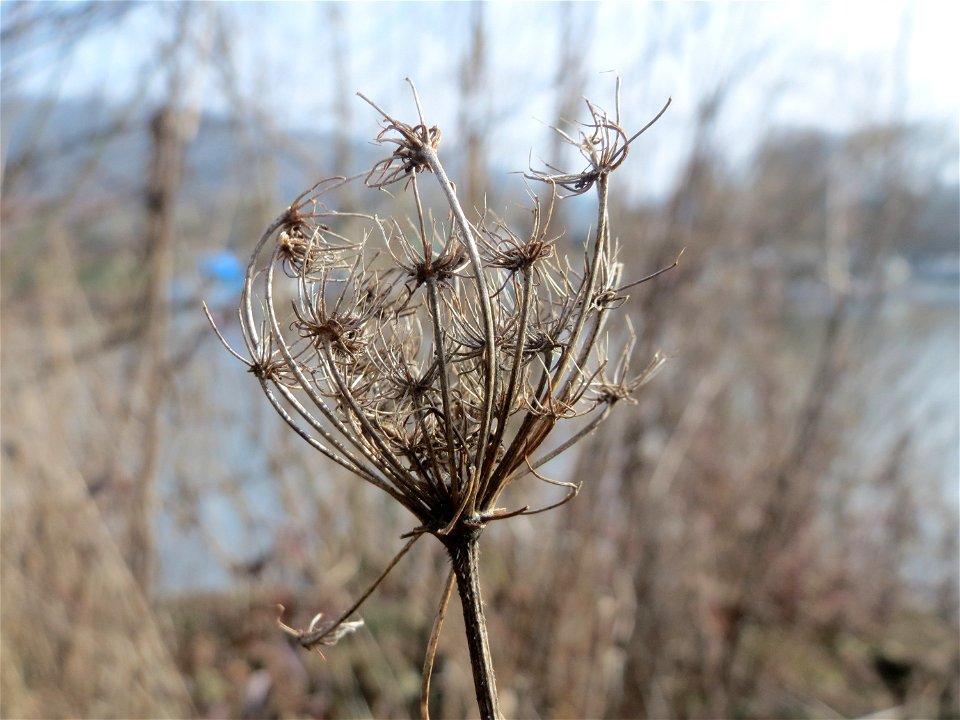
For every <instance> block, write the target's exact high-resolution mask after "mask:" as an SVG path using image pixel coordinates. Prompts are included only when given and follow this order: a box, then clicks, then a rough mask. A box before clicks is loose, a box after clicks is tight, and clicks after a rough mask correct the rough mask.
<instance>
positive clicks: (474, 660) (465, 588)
mask: <svg viewBox="0 0 960 720" xmlns="http://www.w3.org/2000/svg"><path fill="white" fill-rule="evenodd" d="M479 537H480V532H479V530H475V529H465V528H463V527H462V526H461V527H460V528H457V529H456V530H454V532H453V533H451V536H448V537H446V538H444V543H445V544H446V546H447V552H448V553H450V561H451V562H452V563H453V572H454V574H455V575H456V576H457V591H458V592H459V594H460V604H461V605H462V606H463V624H464V627H465V629H466V633H467V646H468V647H469V648H470V664H471V666H472V668H473V684H474V686H475V688H476V691H477V704H478V706H479V707H480V717H481V718H483V719H484V720H495V719H496V718H500V717H502V716H501V715H500V702H499V700H498V699H497V682H496V678H495V677H494V673H493V658H492V657H491V656H490V643H489V642H488V640H487V622H486V619H485V618H484V615H483V600H482V599H481V597H480V573H479V570H478V565H477V559H478V558H479V555H480V549H479V544H478V539H479Z"/></svg>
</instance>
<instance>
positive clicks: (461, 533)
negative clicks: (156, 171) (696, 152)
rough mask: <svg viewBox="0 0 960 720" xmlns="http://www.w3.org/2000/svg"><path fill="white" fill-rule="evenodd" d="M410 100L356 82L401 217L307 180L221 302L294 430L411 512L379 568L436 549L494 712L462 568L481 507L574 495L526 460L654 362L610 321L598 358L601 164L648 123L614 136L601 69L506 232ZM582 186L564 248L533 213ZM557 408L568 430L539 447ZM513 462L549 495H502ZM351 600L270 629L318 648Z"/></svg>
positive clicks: (613, 256) (619, 297)
mask: <svg viewBox="0 0 960 720" xmlns="http://www.w3.org/2000/svg"><path fill="white" fill-rule="evenodd" d="M411 88H412V89H413V84H412V83H411ZM413 96H414V99H415V100H416V105H417V112H418V116H419V117H418V123H417V124H416V125H409V124H407V123H404V122H401V121H399V120H397V119H395V118H393V117H392V116H391V115H389V114H388V113H387V112H386V111H384V110H383V109H381V108H380V107H379V106H378V105H376V103H374V102H372V101H370V100H369V99H367V98H366V97H364V96H362V95H361V97H363V99H364V100H366V102H368V103H369V104H370V105H371V106H372V107H373V108H374V109H375V110H376V111H377V112H378V113H379V114H380V116H381V117H382V122H383V129H382V131H381V133H380V135H379V137H378V141H379V142H380V143H384V144H390V145H393V146H395V147H394V149H393V152H392V154H391V155H390V156H389V157H387V158H385V159H383V160H381V161H380V162H378V163H377V164H376V165H375V166H374V167H373V169H372V170H371V171H370V172H369V173H367V175H366V176H365V178H364V181H365V183H364V184H365V186H366V188H368V189H372V190H375V189H384V188H387V187H388V186H391V185H395V184H397V185H401V186H402V188H403V190H405V191H407V192H409V194H410V196H411V199H412V219H396V218H391V217H379V216H376V215H368V214H360V213H346V212H340V211H337V210H336V209H334V208H332V207H330V206H329V205H328V203H329V202H330V201H331V198H332V197H333V196H334V193H335V191H336V190H337V189H338V188H340V187H341V186H342V185H344V184H345V183H347V182H351V181H352V180H353V179H352V178H351V179H347V178H342V177H341V178H331V179H328V180H324V181H321V182H320V183H318V184H317V185H315V186H314V187H313V188H311V189H310V190H308V191H307V192H305V193H304V194H303V195H301V196H300V197H299V198H297V199H296V200H295V201H294V202H293V204H291V205H290V207H289V208H287V209H286V210H285V211H284V212H283V213H282V214H281V215H280V216H279V217H278V218H277V219H276V220H274V221H273V222H272V223H271V224H270V225H269V226H268V227H267V229H266V230H265V231H264V233H263V235H262V236H261V237H260V240H259V242H258V243H257V245H256V247H255V248H254V251H253V254H252V255H251V257H250V262H249V265H248V266H247V272H246V281H245V283H244V287H243V294H242V299H241V305H240V311H239V315H240V326H241V330H242V335H243V339H244V343H245V351H246V352H245V353H241V352H237V351H235V350H233V349H232V348H229V346H227V347H228V349H230V351H231V352H232V353H233V354H234V355H235V356H236V357H237V358H239V359H240V360H241V361H242V362H244V363H245V364H246V365H247V366H248V367H249V369H250V372H251V373H252V374H253V376H254V377H255V378H256V379H257V381H258V382H259V384H260V387H261V389H262V390H263V392H264V394H265V395H266V396H267V399H268V400H269V401H270V403H271V404H272V405H273V407H274V409H275V410H276V411H277V412H278V413H279V414H280V416H281V417H282V418H283V419H284V421H286V422H287V423H288V424H289V425H290V426H291V427H292V428H293V429H294V431H295V432H296V433H297V434H298V435H300V436H301V437H302V438H303V439H304V440H305V441H306V442H308V443H309V444H310V445H312V446H313V447H314V448H316V449H317V450H318V451H319V452H320V453H321V454H322V455H324V456H326V457H327V458H329V459H330V460H332V461H333V462H335V463H337V464H338V465H340V466H341V467H343V468H345V469H347V470H349V471H350V472H351V473H353V474H354V475H356V476H357V477H360V478H362V479H363V480H366V481H367V482H369V483H370V484H372V485H375V486H376V487H378V488H380V489H381V490H383V491H384V492H386V493H388V494H389V495H390V496H391V497H393V498H394V499H395V500H396V501H397V502H399V503H400V504H401V505H403V506H404V507H405V508H407V509H408V510H409V511H410V512H411V513H412V514H413V515H414V516H415V517H416V519H417V522H418V524H417V526H416V527H414V528H413V529H412V530H411V532H410V533H408V537H410V538H411V539H410V541H409V542H408V543H407V545H406V546H405V547H404V548H403V550H402V551H401V552H400V554H399V555H398V556H397V558H395V560H394V562H393V563H391V566H390V568H392V567H393V566H394V565H395V564H396V562H397V561H398V560H399V558H400V556H402V555H403V554H404V553H406V552H407V550H409V549H410V546H411V545H412V544H413V542H415V541H416V540H417V539H418V538H419V537H422V536H423V535H425V534H430V535H433V536H434V537H436V538H437V539H438V540H439V541H440V542H441V543H443V545H444V546H445V547H446V549H447V552H448V554H449V556H450V559H451V562H452V572H453V575H454V576H455V578H456V585H457V589H458V592H459V595H460V599H461V603H462V606H463V614H464V621H465V623H466V630H467V642H468V645H469V650H470V658H471V662H472V665H473V672H474V680H475V685H476V691H477V700H478V703H479V706H480V712H481V715H482V717H484V718H493V717H498V716H499V714H500V711H499V707H498V701H497V690H496V683H495V678H494V671H493V661H492V659H491V654H490V647H489V643H488V640H487V631H486V624H485V621H484V614H483V603H482V600H481V593H480V582H479V576H478V572H477V558H478V544H477V543H478V539H479V537H480V534H481V533H482V531H483V529H484V527H485V526H486V525H487V524H488V523H490V522H492V521H495V520H500V519H504V518H509V517H514V516H517V515H522V514H532V513H536V512H542V511H543V510H547V509H550V508H552V507H556V506H558V505H561V504H563V503H564V502H566V501H568V500H570V499H571V498H572V497H574V496H575V495H576V494H577V492H578V490H579V489H580V484H579V483H577V484H574V483H565V482H558V481H554V480H549V479H548V478H545V477H544V476H543V475H542V474H541V473H539V472H538V469H539V468H541V466H543V465H544V463H546V462H548V461H550V460H552V459H553V458H555V457H557V456H558V455H559V454H560V453H562V452H564V451H566V450H568V449H569V448H571V447H573V445H574V444H576V442H577V441H578V440H580V439H582V438H584V437H585V436H587V435H588V434H589V433H590V432H592V431H593V430H594V429H595V428H596V427H597V426H598V425H599V423H601V422H602V421H603V420H604V419H606V418H607V416H608V415H609V414H610V410H611V408H612V407H613V405H615V404H616V403H617V402H618V401H620V400H630V399H631V398H632V396H633V394H634V393H635V392H636V391H637V390H638V389H639V388H640V387H641V386H642V385H643V384H644V383H645V382H646V381H647V380H648V379H649V378H650V376H651V375H652V374H653V372H654V371H655V370H656V369H657V368H658V367H659V366H660V364H661V363H662V358H660V357H659V356H657V357H654V358H653V359H652V360H651V361H650V362H649V364H648V365H647V366H646V368H645V369H644V370H643V371H641V372H640V373H639V374H638V375H636V376H631V375H630V373H629V361H630V355H631V351H632V340H631V338H632V336H633V333H632V328H631V326H630V323H629V321H626V322H623V323H622V325H621V326H619V327H617V328H616V329H615V332H616V334H617V335H618V336H619V337H621V338H624V337H625V338H627V339H626V340H625V341H624V342H623V347H622V351H621V352H619V353H618V355H617V358H616V359H613V360H611V359H610V358H609V357H608V350H607V348H608V342H607V340H606V337H607V335H606V331H605V327H606V325H607V324H608V322H609V321H610V319H611V317H612V316H613V315H614V314H615V313H616V311H617V310H618V309H619V308H620V306H621V305H622V304H623V302H624V300H625V298H626V296H625V294H624V290H626V289H627V288H628V287H633V286H634V285H636V284H638V283H639V282H641V281H635V282H632V283H631V282H624V281H623V279H622V278H621V275H622V266H621V264H620V263H619V262H618V261H617V246H616V242H615V241H614V240H613V239H612V238H611V234H610V224H609V213H608V199H609V192H610V190H609V188H610V176H611V173H612V172H613V171H614V170H616V169H617V168H618V167H619V166H620V165H621V164H622V163H623V161H624V160H625V159H626V157H627V154H628V152H629V149H630V146H631V143H632V142H633V141H634V140H635V139H636V138H637V137H638V136H639V135H640V134H641V133H642V132H643V130H646V129H647V128H646V127H645V128H643V130H641V131H640V132H638V133H636V134H634V135H632V136H630V135H628V134H627V132H626V131H624V130H623V128H622V127H621V125H620V110H619V82H618V85H617V108H616V112H615V113H614V114H613V116H610V115H608V114H607V113H606V112H605V111H603V110H601V109H600V108H598V107H597V106H595V105H593V104H592V103H590V102H589V101H588V102H587V103H586V107H587V110H588V113H589V120H588V121H587V122H586V123H584V124H582V125H581V126H580V128H579V133H578V134H577V136H576V137H571V136H569V135H564V138H565V139H566V140H567V141H568V142H569V143H571V144H572V145H574V146H575V147H576V148H577V149H578V150H579V151H580V154H581V155H582V157H583V158H584V160H585V161H586V167H585V168H584V169H583V170H582V171H580V172H578V173H563V172H560V171H557V170H555V169H554V168H550V167H548V168H546V169H544V170H541V171H531V172H530V174H528V175H527V177H528V178H529V179H531V180H533V181H537V182H539V183H540V184H541V185H542V186H543V187H544V188H545V190H546V192H545V197H536V196H533V198H532V200H533V206H532V210H531V213H530V221H529V225H528V227H526V228H525V229H524V231H522V232H521V231H519V230H516V229H514V228H511V227H509V226H508V225H507V223H506V222H505V221H503V220H501V219H499V218H498V217H496V216H495V215H494V214H493V213H492V212H489V211H486V210H485V211H484V212H483V213H482V214H480V216H479V217H478V218H476V219H475V220H473V221H471V220H470V219H469V218H468V217H467V214H466V213H465V212H464V209H463V208H462V206H461V204H460V201H459V200H458V198H457V193H456V188H455V186H454V184H453V183H452V182H451V181H450V180H449V179H448V177H447V174H446V172H445V171H444V168H443V165H442V164H441V162H440V156H439V154H438V149H439V146H440V140H441V133H440V131H439V129H437V128H436V127H428V125H427V123H426V122H425V121H424V119H423V114H422V110H421V109H420V101H419V98H418V97H417V94H416V90H415V89H413ZM667 104H668V105H669V102H668V103H667ZM665 109H666V107H665V108H664V110H665ZM662 112H663V111H661V114H662ZM657 117H659V115H658V116H657ZM651 124H652V122H651ZM649 126H650V125H647V127H649ZM558 132H559V131H558ZM425 175H432V177H433V180H434V181H435V182H437V183H438V185H439V188H440V190H441V191H442V197H443V200H444V204H443V209H442V211H440V212H438V214H434V212H433V211H432V210H431V209H430V208H428V207H426V206H425V201H424V197H423V195H422V194H421V185H420V184H421V180H422V178H423V177H424V176H425ZM588 191H592V192H595V193H596V197H597V219H596V223H595V227H594V228H593V232H592V234H591V236H589V237H588V238H587V239H586V241H585V242H584V244H583V246H582V251H581V252H582V255H581V257H580V258H577V259H573V260H571V259H568V258H566V257H564V255H563V253H562V252H561V251H560V248H559V247H558V240H560V235H559V234H555V233H554V231H553V229H552V228H551V219H552V215H553V209H554V205H555V203H556V202H557V201H558V199H561V198H562V197H563V196H564V195H569V194H582V193H586V192H588ZM650 277H652V276H650ZM644 279H649V278H644ZM208 317H209V314H208ZM212 322H213V321H212V319H211V323H212ZM217 334H218V335H219V336H220V339H221V340H222V341H223V342H224V344H225V345H226V344H227V343H226V341H225V340H224V338H223V336H222V335H220V333H219V331H217ZM561 421H563V422H566V421H578V422H579V426H577V427H575V428H574V429H573V430H572V431H571V432H570V433H569V434H568V436H567V438H566V439H565V440H564V442H562V443H560V444H559V445H556V446H554V447H552V448H548V447H545V443H546V441H547V438H548V436H549V435H550V433H551V431H552V430H553V429H554V428H555V427H556V426H557V424H558V423H560V422H561ZM530 474H532V475H533V476H534V477H536V478H539V479H541V480H545V481H547V482H550V483H553V484H556V485H560V486H562V487H564V488H566V490H567V493H566V496H565V498H564V499H563V500H561V501H560V502H556V503H553V504H552V505H548V506H547V507H542V508H539V509H530V508H529V507H521V508H515V509H507V508H503V507H500V506H499V501H500V498H501V496H502V494H503V492H504V490H505V489H506V488H507V487H508V486H509V485H510V484H511V483H512V482H514V481H516V480H518V479H520V478H522V477H524V476H527V475H530ZM390 568H388V571H389V569H390ZM385 574H386V573H385ZM382 578H383V576H381V578H379V579H378V580H377V583H374V587H376V584H378V583H379V581H380V580H382ZM450 588H451V584H450V582H448V584H447V589H446V590H445V595H444V597H445V598H447V599H448V598H449V593H450ZM372 590H373V588H371V591H372ZM368 595H369V591H368V593H366V594H365V595H364V596H363V598H362V599H361V601H360V602H362V601H363V600H364V599H366V597H367V596H368ZM358 606H359V603H357V605H355V606H354V607H353V608H351V609H350V611H348V612H347V613H345V614H344V616H343V617H342V618H340V619H339V620H337V621H335V622H333V623H332V624H323V623H322V622H321V621H320V616H318V617H317V618H315V621H314V622H313V623H311V626H310V627H309V628H308V629H307V630H304V631H300V630H294V629H292V628H290V627H289V626H286V625H284V626H283V627H284V628H285V630H286V631H287V632H290V633H292V634H294V635H295V636H296V637H297V639H298V640H299V641H300V643H301V644H302V645H303V646H305V647H317V646H319V645H321V644H332V643H333V642H335V641H336V639H338V638H339V637H340V636H341V635H343V634H345V633H346V632H348V631H349V630H352V629H354V628H355V627H356V626H357V624H356V622H354V623H349V622H348V621H347V618H348V617H349V616H350V615H351V614H352V613H353V612H354V611H355V610H356V608H357V607H358ZM445 610H446V599H445V600H444V601H443V602H441V606H440V610H439V612H438V618H437V622H436V623H435V627H434V632H433V635H432V637H431V643H430V648H429V649H428V654H427V660H426V662H425V667H424V681H423V696H422V699H421V706H422V709H423V712H424V715H426V714H427V703H426V696H427V689H428V688H429V672H430V668H431V667H432V664H433V655H432V654H433V651H434V649H435V647H436V639H437V636H438V634H439V630H440V623H441V622H442V617H443V614H444V612H445Z"/></svg>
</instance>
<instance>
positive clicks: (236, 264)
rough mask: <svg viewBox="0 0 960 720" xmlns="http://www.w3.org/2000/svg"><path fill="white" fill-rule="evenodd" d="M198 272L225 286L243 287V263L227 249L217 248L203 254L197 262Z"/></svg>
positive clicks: (231, 287)
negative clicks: (217, 249)
mask: <svg viewBox="0 0 960 720" xmlns="http://www.w3.org/2000/svg"><path fill="white" fill-rule="evenodd" d="M198 269H199V270H200V274H201V275H202V276H203V277H204V278H207V279H209V280H213V281H215V282H218V283H222V284H223V285H225V286H226V287H229V288H230V289H231V290H232V289H237V290H239V289H240V288H241V287H243V277H244V272H245V270H244V267H243V263H241V262H240V260H239V259H238V258H237V256H236V255H234V254H233V253H232V252H230V251H229V250H219V251H217V252H214V253H210V254H208V255H205V256H203V257H202V258H201V259H200V262H199V263H198Z"/></svg>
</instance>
